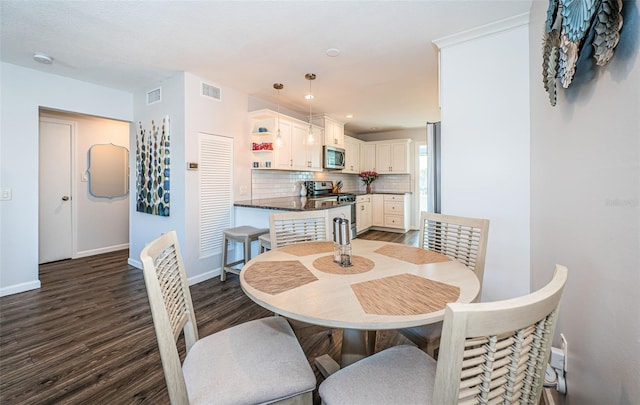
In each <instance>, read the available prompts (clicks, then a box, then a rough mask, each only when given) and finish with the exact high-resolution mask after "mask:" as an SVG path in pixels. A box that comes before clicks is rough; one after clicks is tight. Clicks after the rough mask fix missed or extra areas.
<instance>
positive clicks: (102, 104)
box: [0, 63, 133, 295]
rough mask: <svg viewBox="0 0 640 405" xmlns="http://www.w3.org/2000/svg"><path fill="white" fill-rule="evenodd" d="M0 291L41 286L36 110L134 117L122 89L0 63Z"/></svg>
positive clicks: (129, 102) (126, 95) (14, 291)
mask: <svg viewBox="0 0 640 405" xmlns="http://www.w3.org/2000/svg"><path fill="white" fill-rule="evenodd" d="M0 79H1V80H0V84H1V86H2V91H1V113H0V117H1V118H2V122H1V124H0V130H1V135H0V136H1V137H0V167H1V169H2V171H1V173H0V187H6V188H11V190H12V195H13V197H12V199H11V200H10V201H2V202H0V295H8V294H13V293H16V292H21V291H26V290H29V289H33V288H38V287H39V286H40V281H39V280H38V254H37V252H38V215H37V213H38V126H39V118H38V114H39V112H38V109H39V107H46V108H50V109H58V110H64V111H73V112H78V113H82V114H89V115H95V116H102V117H107V118H114V119H119V120H123V121H130V120H131V119H132V111H133V109H132V95H131V94H129V93H126V92H123V91H119V90H114V89H109V88H106V87H102V86H97V85H93V84H88V83H84V82H80V81H77V80H73V79H68V78H64V77H60V76H55V75H50V74H47V73H42V72H38V71H35V70H31V69H25V68H22V67H18V66H15V65H11V64H7V63H1V64H0Z"/></svg>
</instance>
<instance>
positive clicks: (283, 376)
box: [182, 317, 316, 404]
mask: <svg viewBox="0 0 640 405" xmlns="http://www.w3.org/2000/svg"><path fill="white" fill-rule="evenodd" d="M182 372H183V375H184V378H185V382H186V385H187V392H188V393H189V402H190V404H213V403H216V404H220V403H225V404H230V403H234V404H240V403H246V404H257V403H265V402H272V401H275V400H279V399H285V398H288V397H291V396H295V395H298V394H301V393H304V392H309V391H312V390H313V389H314V388H315V387H316V378H315V375H314V373H313V371H312V370H311V366H310V365H309V362H308V360H307V358H306V356H305V354H304V352H303V351H302V349H301V347H300V344H299V343H298V340H297V338H296V337H295V335H294V334H293V330H292V329H291V326H289V324H288V323H287V321H286V319H285V318H282V317H270V318H264V319H258V320H255V321H250V322H247V323H244V324H241V325H238V326H234V327H232V328H229V329H225V330H223V331H220V332H218V333H215V334H213V335H209V336H207V337H204V338H202V339H200V340H198V341H197V342H196V344H195V345H194V346H193V347H192V348H191V350H190V351H189V353H188V355H187V358H186V359H185V361H184V363H183V365H182Z"/></svg>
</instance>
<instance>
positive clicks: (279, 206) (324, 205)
mask: <svg viewBox="0 0 640 405" xmlns="http://www.w3.org/2000/svg"><path fill="white" fill-rule="evenodd" d="M352 204H355V201H340V202H338V201H314V200H312V199H310V198H306V197H279V198H261V199H255V200H245V201H236V202H235V203H234V204H233V205H234V206H236V207H246V208H262V209H267V210H285V211H316V210H327V209H330V208H336V207H342V206H345V205H352Z"/></svg>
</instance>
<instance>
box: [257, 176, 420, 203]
mask: <svg viewBox="0 0 640 405" xmlns="http://www.w3.org/2000/svg"><path fill="white" fill-rule="evenodd" d="M251 177H252V181H251V189H252V198H253V199H261V198H278V197H291V196H297V195H299V193H300V183H301V182H303V181H307V180H319V181H320V180H327V181H332V182H334V183H336V182H337V181H342V185H343V186H342V191H349V192H352V191H359V192H364V189H365V186H364V184H363V183H362V181H361V180H360V177H359V176H358V175H357V174H342V173H333V172H289V171H279V170H252V176H251ZM411 183H412V182H411V175H408V174H386V175H381V176H380V177H378V179H377V180H376V181H375V182H373V191H374V192H376V191H378V192H390V193H406V192H411V189H412V184H411Z"/></svg>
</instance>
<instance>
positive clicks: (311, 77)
mask: <svg viewBox="0 0 640 405" xmlns="http://www.w3.org/2000/svg"><path fill="white" fill-rule="evenodd" d="M304 78H305V79H307V80H309V94H307V95H306V96H305V97H304V98H306V99H307V100H309V133H308V135H307V145H313V142H314V139H313V124H312V123H311V120H312V118H313V116H312V114H311V100H313V93H312V92H311V82H312V81H313V80H316V75H315V73H307V74H306V75H304Z"/></svg>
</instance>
